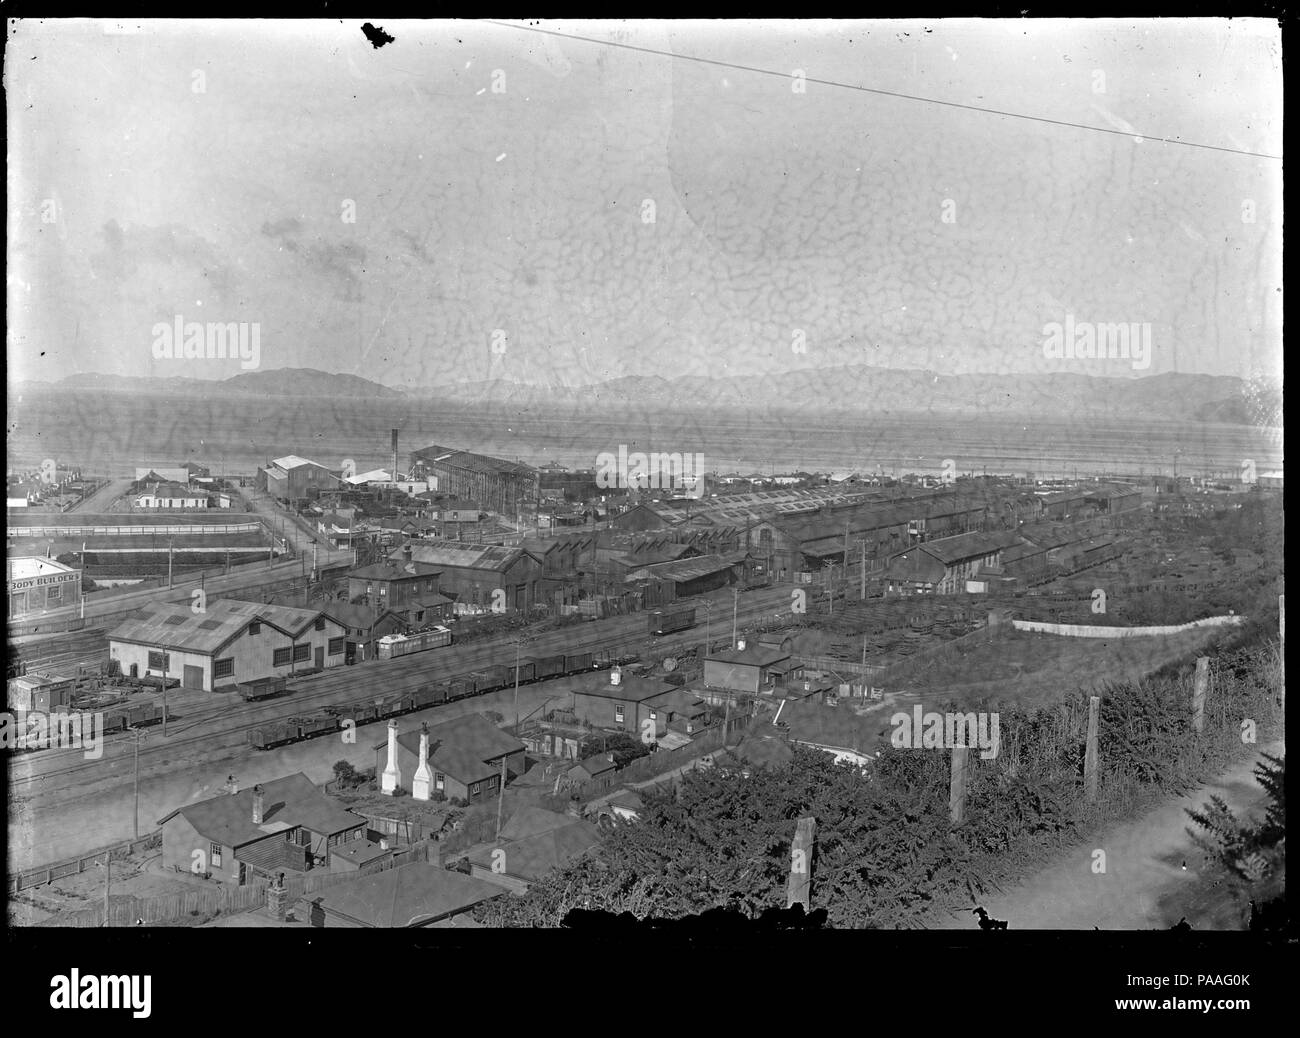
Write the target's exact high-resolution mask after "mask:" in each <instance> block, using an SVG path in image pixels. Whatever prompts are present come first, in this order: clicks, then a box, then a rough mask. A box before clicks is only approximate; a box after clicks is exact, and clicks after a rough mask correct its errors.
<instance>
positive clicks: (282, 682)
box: [235, 677, 289, 703]
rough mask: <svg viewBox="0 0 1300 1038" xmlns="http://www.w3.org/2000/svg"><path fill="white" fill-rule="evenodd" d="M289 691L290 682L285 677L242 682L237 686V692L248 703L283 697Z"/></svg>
mask: <svg viewBox="0 0 1300 1038" xmlns="http://www.w3.org/2000/svg"><path fill="white" fill-rule="evenodd" d="M288 690H289V682H288V680H287V679H285V678H283V677H279V678H257V679H255V680H253V681H241V682H239V683H238V684H237V685H235V691H236V692H238V693H239V697H240V698H241V699H243V700H244V702H246V703H250V702H254V701H256V700H258V699H270V698H271V697H272V696H282V695H284V694H285V693H286V692H287V691H288Z"/></svg>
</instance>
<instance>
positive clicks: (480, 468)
mask: <svg viewBox="0 0 1300 1038" xmlns="http://www.w3.org/2000/svg"><path fill="white" fill-rule="evenodd" d="M411 457H412V458H415V459H419V460H420V461H423V462H425V464H426V465H429V464H437V465H441V466H443V467H444V468H456V469H464V470H466V471H469V472H488V473H494V474H505V475H512V476H525V477H528V476H531V477H534V478H536V476H537V475H538V473H537V470H536V469H534V468H531V467H529V466H528V465H524V464H521V463H520V462H517V461H506V460H504V459H502V458H493V457H490V456H489V455H486V454H475V453H473V452H472V451H466V450H460V449H459V448H456V447H440V446H438V445H437V444H433V445H432V446H429V447H422V448H421V449H419V450H416V451H412V452H411Z"/></svg>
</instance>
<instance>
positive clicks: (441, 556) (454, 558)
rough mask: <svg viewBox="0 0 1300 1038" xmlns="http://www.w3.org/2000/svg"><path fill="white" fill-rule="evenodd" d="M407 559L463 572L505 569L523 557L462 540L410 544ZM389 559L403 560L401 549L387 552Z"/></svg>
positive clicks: (506, 549)
mask: <svg viewBox="0 0 1300 1038" xmlns="http://www.w3.org/2000/svg"><path fill="white" fill-rule="evenodd" d="M409 547H410V549H411V558H412V559H413V560H415V561H416V562H423V563H427V564H429V565H431V566H458V567H461V568H464V569H490V570H496V571H501V570H506V569H509V568H510V567H511V566H512V565H514V563H515V562H516V561H518V559H519V558H520V557H521V556H523V555H524V554H525V552H524V551H523V549H521V548H510V547H506V546H504V545H500V544H468V543H466V542H465V541H446V540H432V541H429V540H426V541H421V542H420V543H419V544H412V545H410V546H409ZM388 557H389V559H392V560H393V561H397V562H400V561H403V560H404V559H405V549H404V548H398V549H397V550H396V551H393V552H390V553H389V556H388Z"/></svg>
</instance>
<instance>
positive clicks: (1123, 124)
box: [0, 11, 1293, 1021]
mask: <svg viewBox="0 0 1300 1038" xmlns="http://www.w3.org/2000/svg"><path fill="white" fill-rule="evenodd" d="M434 13H436V11H435V12H434ZM6 37H7V39H6V44H5V47H6V50H5V64H4V87H5V98H6V105H7V108H6V124H7V136H8V143H7V149H8V195H7V197H8V207H7V215H8V224H7V242H6V258H7V264H6V271H7V278H6V286H7V293H6V321H7V330H8V331H7V349H6V355H7V362H8V363H7V372H8V374H7V394H8V395H7V415H8V417H7V423H6V428H7V445H6V451H7V469H6V488H7V519H8V523H7V542H6V543H7V562H6V582H7V585H8V586H7V593H6V599H7V617H6V622H7V628H8V629H7V637H6V644H7V652H6V667H7V672H6V677H7V703H6V706H5V709H4V713H3V714H2V715H0V724H2V725H3V727H0V732H2V733H3V739H2V740H0V741H2V742H3V746H4V749H5V751H6V760H5V765H6V772H7V782H8V789H9V794H8V802H7V803H8V825H7V838H8V842H7V852H6V882H7V895H6V905H7V908H6V915H7V920H6V921H7V927H8V933H9V943H10V948H11V951H19V952H21V950H22V949H23V947H24V941H26V940H28V939H31V940H37V939H39V940H42V941H47V942H49V944H48V945H42V947H47V946H48V947H60V946H61V945H63V944H65V943H66V944H67V945H68V946H69V947H72V946H75V945H76V944H77V942H78V941H80V940H82V939H83V938H90V937H91V936H92V935H90V934H87V933H86V931H87V930H89V931H96V932H104V931H112V932H115V933H116V932H118V931H126V930H134V931H135V932H136V935H139V934H140V933H142V932H147V933H148V934H149V935H150V936H151V939H152V940H153V941H154V943H153V944H152V945H151V947H153V949H154V951H153V952H152V953H151V954H152V955H154V956H156V957H157V958H158V959H159V960H163V959H165V957H166V956H165V954H164V953H163V952H161V951H160V950H159V949H163V948H167V947H173V946H176V947H179V945H173V944H172V943H171V942H176V941H184V942H185V947H187V948H191V949H193V948H199V949H203V948H207V947H210V948H211V949H213V951H212V953H211V954H212V959H211V964H212V966H213V967H214V968H215V969H224V967H219V966H218V963H219V962H228V963H229V966H230V969H231V970H233V971H241V970H243V969H245V968H252V967H249V966H246V965H245V963H244V961H243V960H245V959H248V960H254V961H255V960H258V959H260V958H262V957H263V956H264V955H266V954H267V949H268V948H269V947H270V945H267V944H266V943H265V942H267V941H275V942H276V946H280V945H279V942H281V941H286V942H288V941H298V942H299V944H301V943H302V942H304V941H312V940H314V941H317V942H318V943H319V942H321V941H324V942H325V946H326V947H330V948H334V949H347V948H348V947H350V945H349V943H348V942H349V940H350V939H349V938H348V937H346V936H340V935H338V934H327V933H324V931H329V930H345V929H350V930H357V929H388V930H392V929H402V930H407V931H417V932H415V933H408V934H407V935H405V936H403V937H402V938H401V939H402V940H409V941H415V942H420V943H419V946H420V947H425V948H437V947H453V946H457V947H468V946H470V944H472V943H474V942H478V943H479V945H480V946H482V947H492V948H496V949H498V950H501V953H502V954H506V955H507V957H508V956H509V949H511V948H512V947H516V945H515V944H514V943H512V942H516V941H523V940H525V939H527V940H530V941H536V940H537V938H538V937H539V935H537V934H533V935H532V936H531V937H528V936H526V935H525V934H523V933H522V932H521V931H524V930H533V931H536V930H544V931H550V932H551V934H552V939H553V940H554V941H555V944H554V946H553V947H554V948H555V949H556V960H557V961H555V962H553V963H552V965H551V966H549V967H548V965H547V961H546V958H545V955H544V953H543V957H542V958H541V959H538V958H537V957H536V956H535V955H534V956H533V957H532V958H531V959H530V962H531V965H530V967H529V969H530V971H533V972H536V971H541V973H543V974H545V973H546V972H547V971H548V970H549V969H552V968H553V969H554V970H555V972H554V974H553V977H554V981H555V982H556V983H557V986H558V985H564V986H565V987H569V986H570V985H573V990H574V992H575V993H576V991H577V989H578V987H577V986H578V985H582V986H587V985H583V984H582V982H583V981H586V982H587V984H589V985H590V986H592V987H593V988H598V987H599V986H600V985H601V984H602V978H601V973H602V967H601V965H600V960H601V959H603V958H605V956H604V954H603V953H599V952H596V951H595V949H596V947H597V946H595V945H593V946H591V947H589V948H588V949H587V952H586V953H585V954H588V955H592V957H591V958H587V959H586V960H585V962H584V961H583V959H584V953H582V952H580V951H579V949H581V947H582V945H581V944H575V943H574V942H573V941H572V940H570V939H569V938H566V936H565V935H566V934H567V933H570V932H574V931H577V932H579V933H580V934H581V933H585V934H590V935H593V939H596V936H598V935H600V934H602V933H608V932H610V931H611V929H615V928H616V929H617V932H618V933H620V934H625V935H626V937H625V940H626V942H627V943H628V945H629V946H631V945H635V943H636V941H637V940H638V934H647V935H648V934H654V935H656V939H659V940H667V941H672V940H675V939H676V937H675V935H682V934H708V933H711V932H725V933H727V934H730V935H731V936H730V937H729V938H728V940H732V941H739V942H744V941H745V940H747V939H749V938H748V937H747V935H754V939H761V940H762V941H765V942H766V941H777V942H779V941H781V940H795V939H797V940H798V941H801V942H804V943H803V944H801V945H800V946H801V947H805V948H807V949H812V948H815V947H817V946H818V943H817V942H831V941H834V942H836V945H835V946H836V947H851V945H849V946H846V945H842V944H841V943H840V942H842V941H843V939H844V938H843V936H842V935H840V934H837V933H836V932H837V931H862V932H863V933H862V934H861V936H860V938H857V939H860V940H861V941H862V942H863V946H864V947H868V946H869V943H868V942H870V941H871V940H875V939H880V940H884V939H885V938H884V937H881V936H879V935H881V934H884V933H885V932H888V933H889V934H894V935H895V936H896V937H897V936H898V935H904V936H906V937H907V939H909V940H914V941H915V942H916V943H915V944H914V945H912V947H915V948H919V949H924V948H926V947H927V946H929V944H930V943H931V942H932V943H933V946H934V947H935V948H936V949H938V948H939V947H947V946H948V944H947V943H946V942H953V941H960V942H966V943H965V944H963V945H962V946H963V947H969V948H973V949H975V951H974V953H973V957H974V958H975V959H983V958H985V957H986V955H987V953H985V952H982V951H980V949H990V950H993V949H996V948H997V947H999V946H1000V945H1001V946H1005V947H1014V946H1016V945H1017V942H1023V941H1027V940H1031V939H1032V935H1034V934H1039V935H1042V934H1045V933H1055V934H1062V933H1064V935H1065V936H1064V937H1063V938H1062V940H1064V941H1066V943H1067V944H1068V945H1069V946H1070V947H1071V948H1082V947H1085V946H1086V943H1087V941H1088V940H1091V939H1096V940H1102V939H1103V936H1104V935H1110V936H1112V937H1113V935H1114V934H1116V933H1121V934H1130V935H1131V934H1136V933H1139V932H1145V933H1150V932H1153V931H1159V932H1162V933H1163V934H1164V935H1165V936H1164V937H1163V938H1161V939H1162V940H1164V939H1167V940H1168V941H1171V942H1172V941H1175V940H1178V939H1185V940H1209V939H1211V938H1216V939H1217V936H1216V935H1221V934H1234V933H1235V934H1237V935H1239V936H1238V938H1236V940H1238V942H1239V944H1242V945H1244V943H1245V942H1247V941H1248V940H1249V941H1269V940H1273V939H1276V938H1277V935H1280V934H1288V933H1289V934H1293V931H1292V930H1291V925H1292V924H1291V919H1290V917H1289V916H1288V914H1287V908H1286V899H1285V875H1286V857H1285V821H1286V820H1285V803H1284V799H1285V798H1284V785H1285V745H1284V742H1285V738H1284V736H1285V683H1284V663H1283V659H1284V656H1283V647H1284V639H1285V599H1284V584H1283V579H1284V574H1283V568H1284V563H1283V559H1284V551H1285V533H1284V505H1283V453H1284V452H1283V417H1282V379H1283V361H1282V327H1283V280H1282V253H1283V202H1282V126H1283V93H1282V84H1283V71H1282V69H1283V48H1282V27H1281V25H1280V23H1279V21H1278V20H1277V19H1276V18H1267V17H1234V18H1228V17H1167V18H1137V17H1130V18H1085V17H1018V16H1017V17H985V18H974V17H971V18H956V17H954V18H932V19H930V20H928V21H927V20H924V19H922V18H919V17H873V18H866V19H855V20H836V19H808V20H796V19H777V18H773V19H760V18H748V19H716V20H715V19H699V20H682V21H672V20H660V19H656V18H639V19H638V18H619V17H614V16H610V17H608V18H588V19H575V20H563V19H559V18H556V19H549V20H548V19H542V20H536V19H495V18H491V17H484V18H481V19H457V20H452V19H444V20H439V19H427V20H417V19H403V18H384V17H373V18H371V19H370V20H367V19H365V18H344V17H338V16H336V15H335V14H333V13H330V14H329V15H328V16H325V15H321V16H319V17H313V18H306V19H291V18H274V17H268V18H262V19H259V20H244V19H239V18H229V19H221V18H197V17H196V18H181V17H170V18H162V17H158V18H134V19H128V18H38V17H33V18H10V19H9V20H8V22H7V25H6ZM67 928H74V929H79V930H80V931H81V934H80V935H74V934H66V933H64V932H63V931H64V930H65V929H67ZM249 929H258V930H274V931H277V933H275V934H261V935H252V934H249V933H247V932H246V931H247V930H249ZM204 930H225V931H227V932H226V933H225V934H208V935H205V934H201V933H198V931H204ZM446 930H456V931H462V932H461V933H458V934H446V933H441V931H446ZM51 931H57V932H54V933H52V932H51ZM178 931H188V932H186V933H179V932H178ZM474 931H492V932H493V935H492V936H491V938H490V942H489V943H483V942H485V941H489V938H487V937H485V936H484V935H482V934H476V933H474ZM506 931H515V933H514V934H511V933H508V932H506ZM1001 931H1005V933H1003V932H1001ZM1098 931H1102V932H1104V933H1103V934H1099V933H1098ZM867 932H870V933H867ZM24 935H27V936H24ZM760 935H761V936H760ZM1157 936H1158V935H1157ZM205 937H206V938H207V939H206V940H205ZM396 937H397V935H390V936H389V937H388V938H386V939H387V940H390V941H391V940H393V939H395V938H396ZM65 939H66V941H65ZM121 939H123V940H126V939H128V935H126V934H122V935H121ZM353 939H357V938H355V936H354V938H353ZM579 939H581V938H579ZM647 939H648V938H647ZM890 939H893V938H890ZM357 940H359V939H357ZM439 942H443V943H442V944H440V943H439ZM448 942H450V943H448ZM455 942H469V943H462V944H456V943H455ZM807 942H812V943H807ZM285 946H286V947H287V946H288V945H285ZM519 946H520V947H522V945H519ZM764 946H765V947H766V945H764ZM1021 946H1022V947H1023V944H1022V945H1021ZM259 947H261V948H262V949H263V951H262V953H261V954H259V953H258V951H257V949H258V948H259ZM351 947H354V948H356V949H358V952H357V954H358V955H360V954H361V953H360V951H359V949H360V948H361V947H362V945H360V944H353V945H351ZM368 947H373V946H368ZM393 947H398V946H397V945H393ZM528 947H530V948H534V949H536V948H542V947H546V942H545V940H543V941H542V943H541V944H540V945H538V944H532V943H530V944H529V945H528ZM882 947H883V946H882ZM561 948H562V949H564V951H563V954H562V956H561V952H560V951H559V949H561ZM218 949H219V950H218ZM593 953H595V954H593ZM343 954H347V952H346V951H345V952H343ZM801 954H804V955H808V956H810V957H809V958H807V959H806V960H804V961H805V966H806V970H807V971H808V972H810V973H815V972H820V971H821V970H822V969H825V968H832V967H829V965H828V964H827V963H825V962H823V963H822V964H820V965H819V964H818V959H817V958H816V957H813V956H812V952H811V950H809V951H806V952H804V953H801ZM838 954H839V953H837V956H838ZM875 954H876V956H877V957H876V959H875V963H876V965H873V966H872V969H876V968H882V969H883V968H885V967H886V965H887V964H886V963H884V962H882V960H881V958H880V955H881V954H883V953H875ZM918 954H921V955H924V952H923V951H921V952H918ZM561 957H562V958H563V960H564V966H563V968H561V965H560V963H559V961H558V960H559V959H560V958H561ZM706 961H707V958H705V959H701V958H697V957H688V958H683V959H681V960H671V959H664V960H663V961H662V966H664V967H667V970H668V971H670V972H671V973H672V974H675V975H676V979H677V981H678V982H686V980H687V977H688V976H689V974H688V973H687V972H686V971H682V970H681V968H682V967H683V966H686V967H687V968H688V969H689V968H690V966H692V965H693V966H694V967H695V968H696V969H701V970H704V969H707V967H706V966H705V965H704V963H705V962H706ZM1209 961H1210V960H1209V959H1205V960H1197V959H1196V958H1195V957H1188V956H1182V957H1180V956H1171V957H1170V958H1169V960H1168V963H1169V964H1168V966H1167V967H1162V968H1154V969H1150V970H1147V969H1145V968H1143V969H1139V968H1138V966H1137V965H1133V966H1132V967H1126V966H1124V965H1123V962H1122V961H1120V960H1116V962H1114V963H1110V964H1109V965H1110V966H1114V969H1112V970H1111V973H1109V974H1107V975H1106V979H1105V981H1104V990H1102V989H1099V991H1100V994H1098V995H1097V997H1096V998H1095V999H1094V1002H1095V1003H1096V1004H1095V1005H1094V1006H1093V1007H1092V1008H1093V1009H1095V1010H1096V1011H1098V1012H1103V1011H1107V1010H1108V1011H1109V1013H1110V1015H1111V1016H1112V1018H1113V1017H1115V1016H1136V1017H1138V1018H1141V1017H1143V1016H1149V1015H1150V1011H1152V1010H1155V1011H1158V1010H1174V1011H1181V1012H1187V1013H1194V1014H1198V1015H1200V1014H1204V1015H1209V1014H1211V1013H1213V1014H1215V1015H1218V1016H1221V1015H1222V1014H1225V1013H1227V1014H1234V1015H1237V1016H1241V1015H1243V1014H1244V1015H1245V1016H1246V1017H1247V1018H1249V1016H1250V1014H1251V999H1252V998H1256V999H1257V1000H1259V999H1261V998H1262V996H1261V993H1260V992H1259V991H1258V990H1257V988H1256V989H1252V988H1251V986H1250V983H1249V970H1247V969H1245V968H1244V967H1243V968H1240V969H1236V970H1234V971H1232V972H1227V971H1225V970H1222V969H1217V968H1215V969H1211V968H1210V967H1209V965H1207V964H1208V963H1209ZM1134 962H1135V963H1136V962H1137V960H1134ZM74 965H77V966H79V967H80V972H78V970H75V969H71V967H72V966H74ZM163 965H164V963H163V962H162V961H159V963H158V966H159V969H161V968H162V966H163ZM370 965H371V966H374V965H375V964H374V963H371V964H370ZM790 965H793V962H792V963H791V964H790ZM1198 965H1199V966H1200V967H1201V968H1200V969H1199V972H1198ZM37 966H38V967H39V968H40V969H44V970H45V973H46V974H48V975H49V976H48V978H47V977H45V976H44V974H38V975H37V981H38V982H39V983H40V984H43V983H44V981H45V980H46V979H48V981H49V988H48V989H46V988H44V987H41V988H40V990H37V991H35V993H34V994H33V995H32V998H33V999H34V1001H35V1002H37V1003H40V1004H41V1005H44V1004H45V1003H46V1002H48V1004H49V1006H50V1007H52V1008H54V1009H62V1008H74V1009H75V1008H112V1009H118V1010H120V1011H123V1012H122V1014H121V1015H123V1018H124V1019H130V1016H131V1015H134V1016H135V1017H137V1018H138V1017H141V1016H148V1015H149V1013H150V1012H151V1010H150V1008H149V999H150V996H149V993H148V992H149V988H148V986H147V984H140V983H135V982H134V981H132V982H131V983H129V984H128V983H122V984H117V983H116V981H122V980H124V979H125V978H123V977H118V978H115V977H112V976H101V975H100V973H99V970H98V969H91V968H90V967H91V966H93V963H89V962H86V963H82V962H81V961H80V960H77V959H75V958H71V957H69V956H66V955H65V956H62V957H59V956H55V957H54V958H52V959H51V960H50V961H49V962H48V963H47V962H41V963H39V964H37ZM47 966H48V969H47V968H46V967H47ZM33 968H37V967H33ZM604 968H605V969H612V970H617V967H616V966H615V964H614V963H613V962H612V961H608V960H607V962H606V966H605V967H604ZM841 968H843V965H836V966H835V967H833V968H832V969H833V972H835V971H838V970H840V969H841ZM124 969H125V968H124ZM141 969H142V971H143V972H144V973H148V972H149V970H148V969H147V968H145V967H141ZM135 971H136V968H135V967H134V966H133V967H131V968H130V969H129V970H126V972H131V973H134V972H135ZM575 971H576V972H575ZM679 971H681V972H679ZM873 975H874V974H873ZM614 977H615V973H611V974H610V975H609V976H608V977H607V978H605V979H606V980H610V981H612V980H613V979H614ZM136 979H137V980H138V979H139V978H136ZM145 979H146V980H147V979H148V978H147V977H146V978H145ZM664 979H667V978H666V976H665V977H664ZM320 980H321V982H322V983H325V984H329V983H331V981H330V980H329V979H328V977H327V976H326V975H321V976H320ZM194 982H195V983H198V981H197V979H195V980H194ZM205 983H206V982H205ZM231 983H232V984H234V983H235V981H234V980H232V981H231ZM670 983H671V982H670ZM762 983H763V982H762V981H761V980H760V986H759V989H758V992H755V993H756V994H757V993H759V992H761V990H762ZM1256 984H1257V985H1258V980H1257V981H1256ZM154 986H155V988H157V987H158V980H157V978H155V981H154ZM203 990H204V991H205V992H208V993H210V992H211V991H212V990H213V989H211V988H209V987H205V988H204V989H203ZM559 997H560V999H561V1001H563V1000H564V998H565V996H562V995H561V996H559ZM656 1004H657V1005H658V1006H659V1008H660V1009H668V1008H670V1007H671V1005H672V1002H671V997H670V996H665V1001H663V1002H661V1003H660V1002H656ZM1261 1004H1262V1003H1261V1002H1259V1001H1257V1005H1256V1009H1258V1008H1259V1007H1260V1005H1261ZM556 1008H557V1009H558V1006H557V1007H556ZM127 1009H130V1010H132V1014H126V1013H125V1012H124V1011H125V1010H127ZM152 1012H153V1016H154V1019H159V1017H160V1016H162V1015H166V1014H160V1012H159V1011H157V1010H153V1011H152ZM287 1012H288V1009H287V1008H286V1013H287ZM304 1012H305V1010H304ZM91 1019H92V1020H96V1019H99V1018H95V1017H92V1018H91ZM285 1019H286V1021H287V1020H288V1019H290V1017H289V1016H287V1015H286V1017H285ZM305 1019H306V1018H305V1017H304V1020H305Z"/></svg>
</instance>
